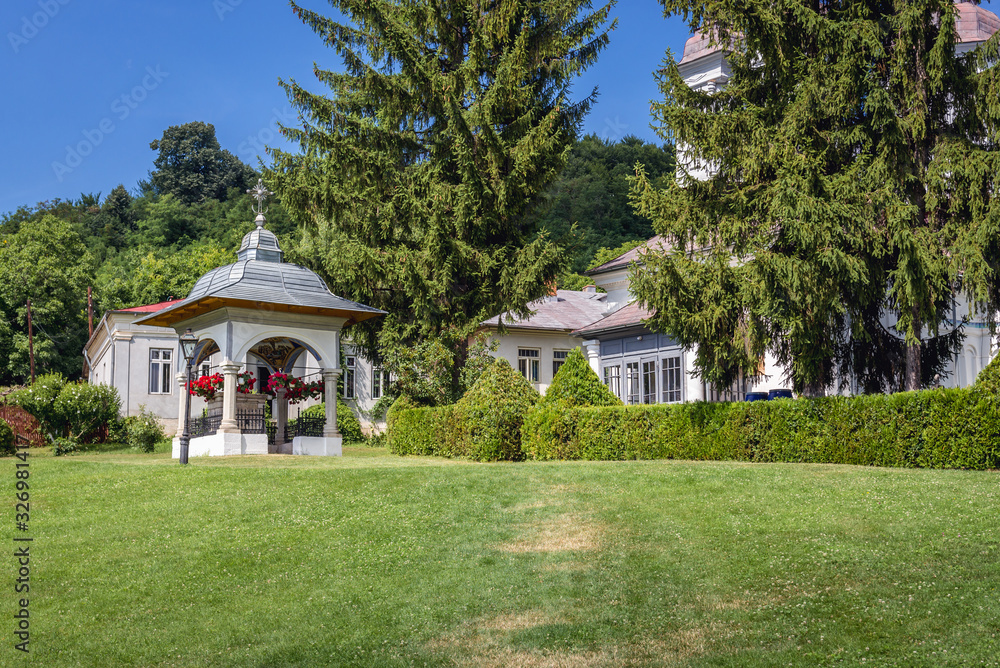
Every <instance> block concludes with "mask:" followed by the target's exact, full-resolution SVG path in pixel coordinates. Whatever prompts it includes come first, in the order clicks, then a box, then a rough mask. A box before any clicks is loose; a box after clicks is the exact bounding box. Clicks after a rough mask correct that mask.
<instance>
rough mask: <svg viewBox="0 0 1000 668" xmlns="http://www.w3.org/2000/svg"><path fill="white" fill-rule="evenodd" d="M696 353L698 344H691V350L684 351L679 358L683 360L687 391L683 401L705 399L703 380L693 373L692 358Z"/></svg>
mask: <svg viewBox="0 0 1000 668" xmlns="http://www.w3.org/2000/svg"><path fill="white" fill-rule="evenodd" d="M697 354H698V346H696V345H695V346H691V350H687V351H685V352H684V355H683V356H682V357H681V359H682V360H683V361H684V377H685V378H686V379H687V388H686V389H687V392H686V393H685V394H686V396H685V397H684V400H685V401H705V399H706V398H707V397H705V381H704V380H702V379H701V378H699V377H698V376H695V375H694V370H695V368H694V359H695V356H696V355H697Z"/></svg>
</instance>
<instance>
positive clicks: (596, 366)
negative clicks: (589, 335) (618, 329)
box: [583, 340, 604, 381]
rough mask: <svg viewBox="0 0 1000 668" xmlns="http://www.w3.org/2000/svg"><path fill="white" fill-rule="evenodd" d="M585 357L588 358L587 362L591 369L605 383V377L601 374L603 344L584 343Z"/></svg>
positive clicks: (595, 342) (594, 342) (596, 342)
mask: <svg viewBox="0 0 1000 668" xmlns="http://www.w3.org/2000/svg"><path fill="white" fill-rule="evenodd" d="M583 355H584V357H586V358H587V362H589V363H590V368H591V369H593V370H594V373H596V374H597V377H598V378H600V379H601V380H602V381H603V380H604V375H603V374H602V373H601V342H600V341H595V340H590V341H584V342H583Z"/></svg>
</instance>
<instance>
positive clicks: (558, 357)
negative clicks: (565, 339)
mask: <svg viewBox="0 0 1000 668" xmlns="http://www.w3.org/2000/svg"><path fill="white" fill-rule="evenodd" d="M569 353H570V351H568V350H553V351H552V377H553V378H555V377H556V374H557V373H559V367H561V366H562V365H563V364H565V363H566V358H567V357H569Z"/></svg>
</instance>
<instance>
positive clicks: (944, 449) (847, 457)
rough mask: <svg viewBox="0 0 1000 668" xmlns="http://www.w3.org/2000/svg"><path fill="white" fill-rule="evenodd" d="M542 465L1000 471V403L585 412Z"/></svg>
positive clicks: (536, 451)
mask: <svg viewBox="0 0 1000 668" xmlns="http://www.w3.org/2000/svg"><path fill="white" fill-rule="evenodd" d="M551 421H552V423H553V424H552V425H550V426H549V427H547V428H548V429H549V430H550V432H551V433H552V434H554V436H555V437H554V438H552V439H550V440H548V441H541V440H539V441H536V442H534V445H533V447H530V448H528V454H529V456H530V457H532V458H533V459H590V460H613V459H663V458H668V459H669V458H677V459H702V460H707V459H714V460H720V459H733V460H740V461H751V462H817V463H836V464H856V465H867V466H896V467H926V468H963V469H992V468H997V467H998V466H1000V397H998V396H996V395H993V394H990V393H987V392H983V391H981V390H980V389H978V388H969V389H963V390H942V389H936V390H925V391H922V392H904V393H900V394H894V395H867V396H858V397H826V398H822V399H798V400H791V399H779V400H775V401H766V402H765V401H758V402H739V403H731V404H721V403H694V404H672V405H651V406H623V407H615V406H611V407H596V408H588V407H578V408H572V409H568V410H566V411H564V412H563V413H562V414H560V415H558V416H555V417H553V418H551Z"/></svg>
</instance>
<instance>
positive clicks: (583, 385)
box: [537, 348, 622, 408]
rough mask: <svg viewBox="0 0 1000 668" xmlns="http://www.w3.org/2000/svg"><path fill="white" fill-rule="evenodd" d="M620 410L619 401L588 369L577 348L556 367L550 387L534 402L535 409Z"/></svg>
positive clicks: (585, 360) (620, 403) (585, 359)
mask: <svg viewBox="0 0 1000 668" xmlns="http://www.w3.org/2000/svg"><path fill="white" fill-rule="evenodd" d="M555 405H559V406H565V407H569V408H572V407H574V406H621V405H622V402H621V399H619V398H618V397H616V396H615V395H614V394H612V392H611V390H609V389H608V388H607V386H606V385H605V384H604V383H602V382H601V379H600V378H599V377H598V376H597V374H596V373H594V370H593V369H591V368H590V364H588V363H587V358H586V357H584V356H583V352H582V351H581V350H580V349H579V348H574V349H573V350H572V351H570V353H569V355H567V357H566V362H565V363H564V364H563V365H562V366H561V367H559V372H558V373H556V376H555V378H553V379H552V384H551V385H549V388H548V389H547V390H545V395H544V396H542V398H541V399H540V400H539V401H538V404H537V407H538V408H542V407H546V406H555Z"/></svg>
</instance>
